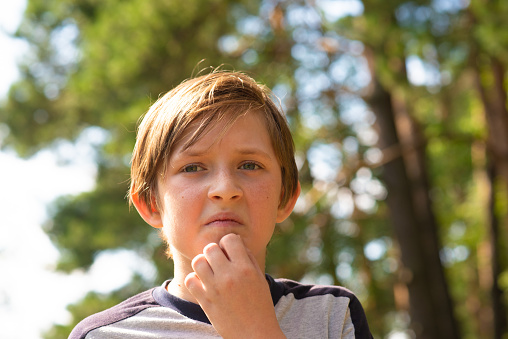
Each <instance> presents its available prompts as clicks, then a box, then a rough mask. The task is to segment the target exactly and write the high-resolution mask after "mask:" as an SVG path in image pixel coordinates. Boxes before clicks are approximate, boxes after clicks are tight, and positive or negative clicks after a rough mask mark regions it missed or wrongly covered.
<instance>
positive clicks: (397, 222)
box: [364, 47, 459, 339]
mask: <svg viewBox="0 0 508 339" xmlns="http://www.w3.org/2000/svg"><path fill="white" fill-rule="evenodd" d="M366 58H367V61H368V64H369V67H370V70H371V78H372V81H371V85H370V88H369V90H368V93H367V94H366V95H365V97H364V99H365V100H366V102H367V103H368V104H369V105H370V107H371V109H372V111H373V112H374V114H375V115H376V123H377V127H378V132H379V141H378V146H379V148H380V149H382V150H385V149H394V148H395V149H397V148H398V150H399V152H400V156H398V157H393V158H391V159H389V161H386V162H385V163H384V165H383V180H384V182H385V185H386V187H387V190H388V197H387V204H388V207H389V209H390V217H391V220H392V224H393V227H394V230H395V234H396V237H397V239H398V243H399V246H400V250H401V256H402V263H403V265H404V268H403V271H402V272H403V273H402V274H401V277H402V279H403V280H404V282H405V283H406V285H407V287H408V292H409V299H410V309H409V312H410V315H411V324H412V328H413V330H414V331H415V333H416V336H417V338H425V339H426V338H429V339H430V338H432V339H436V338H437V339H439V338H443V339H444V338H447V339H450V338H452V339H453V338H459V334H458V329H457V326H456V321H455V318H454V316H453V309H452V306H451V300H450V297H449V294H448V289H447V285H446V280H445V279H444V273H443V268H442V266H441V262H440V259H439V250H440V246H439V243H438V240H437V239H438V237H437V224H436V222H435V218H434V215H433V213H432V209H431V204H430V200H429V198H428V196H429V195H428V194H429V192H428V188H429V184H428V180H427V178H426V169H425V167H424V166H425V162H424V161H423V159H424V148H423V144H422V146H421V147H420V148H419V149H417V148H415V149H414V150H412V151H411V152H410V153H408V154H406V152H405V151H404V148H403V147H401V146H400V145H401V143H400V138H399V135H401V134H402V135H406V134H405V133H399V132H398V130H397V124H396V114H395V109H394V103H395V104H397V103H396V102H395V100H394V98H393V95H392V94H391V93H389V92H388V91H387V90H386V89H385V88H384V87H383V86H382V85H381V83H380V82H379V81H378V79H377V77H376V71H375V67H374V64H375V60H374V54H373V53H372V51H371V50H369V49H368V48H367V47H366ZM408 127H411V126H408ZM412 128H413V129H414V124H413V126H412ZM406 132H411V131H410V130H407V131H406ZM413 138H414V136H413ZM412 141H413V142H414V139H413V140H412ZM404 156H406V157H410V158H412V159H409V158H408V159H407V160H408V161H410V163H411V170H408V167H407V165H406V164H407V163H406V162H405V161H404Z"/></svg>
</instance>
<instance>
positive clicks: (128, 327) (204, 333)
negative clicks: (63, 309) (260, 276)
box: [69, 275, 372, 339]
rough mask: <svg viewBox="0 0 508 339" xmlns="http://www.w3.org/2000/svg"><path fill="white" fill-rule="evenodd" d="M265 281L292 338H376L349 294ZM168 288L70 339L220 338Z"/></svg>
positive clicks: (96, 318) (84, 325)
mask: <svg viewBox="0 0 508 339" xmlns="http://www.w3.org/2000/svg"><path fill="white" fill-rule="evenodd" d="M266 278H267V280H268V283H269V284H270V292H271V295H272V299H273V304H274V307H275V313H276V315H277V319H278V321H279V325H280V327H281V329H282V331H283V332H284V334H285V335H286V337H287V338H359V339H364V338H365V339H370V338H372V335H371V333H370V331H369V326H368V324H367V319H366V317H365V313H364V311H363V308H362V305H361V304H360V302H359V301H358V299H357V298H356V296H355V295H354V294H353V293H352V292H350V291H349V290H347V289H345V288H343V287H338V286H320V285H304V284H301V283H298V282H295V281H291V280H287V279H273V278H272V277H270V276H269V275H267V276H266ZM168 283H169V281H166V282H164V284H163V285H162V286H160V287H156V288H152V289H150V290H148V291H145V292H142V293H140V294H138V295H136V296H134V297H132V298H129V299H127V300H126V301H124V302H122V303H120V304H118V305H116V306H114V307H112V308H110V309H107V310H105V311H102V312H100V313H97V314H94V315H92V316H90V317H88V318H86V319H84V320H83V321H81V322H80V323H79V324H78V325H77V326H76V327H75V328H74V330H73V331H72V333H71V335H70V336H69V339H102V338H108V339H112V338H122V339H131V338H132V339H133V338H139V339H141V338H147V339H148V338H193V339H196V338H220V335H219V334H218V333H217V331H215V329H214V328H213V326H212V325H211V324H210V321H209V320H208V318H207V317H206V315H205V313H204V312H203V310H202V309H201V307H200V306H199V305H198V304H194V303H192V302H189V301H186V300H183V299H180V298H178V297H175V296H173V295H172V294H170V293H169V292H168V291H167V290H166V286H167V284H168Z"/></svg>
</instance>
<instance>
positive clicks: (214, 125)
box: [171, 107, 268, 153]
mask: <svg viewBox="0 0 508 339" xmlns="http://www.w3.org/2000/svg"><path fill="white" fill-rule="evenodd" d="M247 115H257V116H258V117H260V118H261V121H262V122H263V125H264V126H265V127H266V128H267V130H268V127H267V124H266V119H265V118H264V112H263V111H262V110H260V109H245V108H242V107H236V108H229V109H227V110H225V111H222V112H218V113H217V112H215V114H214V113H209V114H204V115H202V116H200V117H197V118H195V119H193V120H192V121H191V122H190V123H189V124H188V125H187V126H186V127H185V128H184V129H183V131H182V132H181V134H180V135H179V136H177V138H176V140H175V142H174V146H173V150H171V153H173V151H175V150H179V151H184V150H186V149H188V148H189V147H191V146H193V145H194V144H195V143H196V142H198V141H199V140H200V139H201V138H203V137H204V136H207V135H209V134H210V133H212V135H213V136H214V138H213V139H212V142H211V143H210V144H209V145H208V147H211V146H212V145H213V144H215V143H216V142H217V141H218V140H219V139H221V138H222V137H223V136H224V134H226V133H227V132H228V130H229V129H230V128H231V127H232V126H233V124H234V123H235V122H236V121H237V120H238V119H239V118H241V117H244V116H247ZM235 128H237V127H235Z"/></svg>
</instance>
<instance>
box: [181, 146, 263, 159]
mask: <svg viewBox="0 0 508 339" xmlns="http://www.w3.org/2000/svg"><path fill="white" fill-rule="evenodd" d="M235 152H236V153H238V154H240V155H258V156H262V157H264V158H271V156H270V154H268V153H267V152H265V151H263V150H261V149H258V148H239V149H237V150H235ZM207 153H208V149H203V150H197V149H192V148H191V147H190V148H187V149H186V150H184V151H181V152H178V154H175V156H176V157H181V156H185V157H200V156H203V155H206V154H207Z"/></svg>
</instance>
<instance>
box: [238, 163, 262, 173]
mask: <svg viewBox="0 0 508 339" xmlns="http://www.w3.org/2000/svg"><path fill="white" fill-rule="evenodd" d="M240 168H241V169H244V170H248V171H253V170H257V169H259V168H261V167H260V166H259V165H258V164H256V163H254V162H246V163H245V164H242V165H241V166H240Z"/></svg>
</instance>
